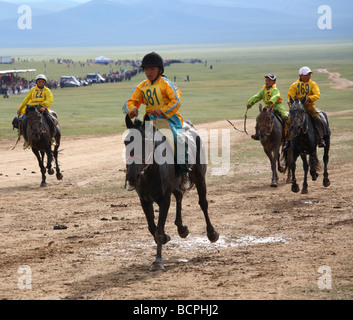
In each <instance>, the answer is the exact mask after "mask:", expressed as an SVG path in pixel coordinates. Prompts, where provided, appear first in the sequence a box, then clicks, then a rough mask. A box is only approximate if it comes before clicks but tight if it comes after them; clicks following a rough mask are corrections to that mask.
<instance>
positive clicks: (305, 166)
mask: <svg viewBox="0 0 353 320" xmlns="http://www.w3.org/2000/svg"><path fill="white" fill-rule="evenodd" d="M301 158H302V160H303V169H304V181H303V189H302V194H307V193H308V170H309V164H308V160H307V158H306V155H305V154H303V155H302V156H301Z"/></svg>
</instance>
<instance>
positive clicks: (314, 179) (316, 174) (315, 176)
mask: <svg viewBox="0 0 353 320" xmlns="http://www.w3.org/2000/svg"><path fill="white" fill-rule="evenodd" d="M318 176H319V174H318V173H315V174H314V175H313V176H312V180H313V181H316V180H317V178H318Z"/></svg>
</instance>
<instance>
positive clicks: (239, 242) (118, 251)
mask: <svg viewBox="0 0 353 320" xmlns="http://www.w3.org/2000/svg"><path fill="white" fill-rule="evenodd" d="M290 240H291V239H289V238H288V239H285V238H281V237H256V236H242V237H238V238H237V237H228V236H220V237H219V239H218V241H217V242H215V243H211V242H210V241H209V240H208V238H207V237H188V238H187V239H179V238H176V239H174V240H171V241H169V242H168V243H167V244H166V245H165V248H167V249H170V250H173V249H174V248H177V249H184V250H185V251H194V250H200V249H203V250H207V249H214V248H217V249H222V248H223V249H225V248H232V247H243V246H253V245H262V244H269V243H273V244H275V243H287V242H288V241H290ZM155 246H156V244H155V242H154V241H153V240H152V241H146V242H145V243H135V242H132V241H122V242H116V243H110V244H109V245H107V246H104V247H101V248H94V249H93V248H87V249H85V251H86V252H89V253H93V254H96V255H129V256H130V255H131V254H133V253H135V254H136V251H137V250H145V249H150V248H154V247H155ZM180 262H188V261H187V260H184V259H182V261H180Z"/></svg>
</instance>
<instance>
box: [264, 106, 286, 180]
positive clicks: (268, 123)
mask: <svg viewBox="0 0 353 320" xmlns="http://www.w3.org/2000/svg"><path fill="white" fill-rule="evenodd" d="M259 110H260V114H259V115H258V116H257V126H258V132H259V137H260V141H261V144H262V146H263V148H264V151H265V153H266V155H267V156H268V158H269V159H270V163H271V169H272V180H271V187H277V185H278V174H277V167H278V171H279V172H281V173H285V172H286V171H287V170H288V176H287V182H289V181H290V172H289V166H288V163H289V161H288V154H289V152H286V151H283V150H282V157H280V153H281V147H282V148H283V145H284V131H283V126H282V124H281V122H280V120H279V119H278V118H277V116H276V115H275V114H274V113H273V112H272V111H271V110H270V109H269V108H266V107H265V108H263V107H262V105H261V104H260V106H259ZM281 162H284V163H283V164H282V163H281Z"/></svg>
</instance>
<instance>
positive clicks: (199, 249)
mask: <svg viewBox="0 0 353 320" xmlns="http://www.w3.org/2000/svg"><path fill="white" fill-rule="evenodd" d="M233 121H234V123H235V124H236V125H238V126H239V127H240V128H241V127H242V121H241V120H238V121H235V120H233ZM200 127H202V128H206V129H210V128H219V129H221V128H229V126H228V124H227V123H226V122H217V123H211V124H208V125H204V126H198V127H197V128H198V129H199V128H200ZM250 128H253V123H251V122H249V123H248V131H249V133H250ZM231 130H233V129H232V128H231ZM245 139H250V137H249V136H246V135H245V134H240V133H238V132H235V131H231V143H232V152H234V153H235V152H236V148H237V145H238V143H241V142H242V141H244V140H245ZM337 139H340V137H337ZM13 145H14V141H1V145H0V155H1V158H0V228H1V233H0V256H1V259H0V299H122V300H125V299H181V300H183V299H216V300H217V299H225V300H228V299H230V300H233V299H352V298H353V269H352V261H353V254H352V252H353V239H352V225H353V203H352V194H353V193H352V191H353V187H352V185H353V178H352V173H353V163H352V162H348V163H345V164H344V165H341V166H338V165H334V164H333V163H330V165H329V173H330V179H331V186H330V187H329V188H326V189H325V188H324V187H323V186H322V183H321V180H322V177H321V176H320V178H319V180H318V181H317V182H312V181H310V182H309V194H308V195H301V194H293V193H291V191H290V185H287V184H286V183H285V177H284V176H282V177H281V181H280V185H279V187H278V188H277V189H274V188H270V187H269V184H270V168H269V163H268V160H267V159H266V156H265V154H263V158H261V159H259V163H258V164H256V165H253V164H252V165H251V166H250V165H246V164H244V163H240V162H237V161H236V162H234V161H233V162H232V164H231V166H232V167H231V173H232V175H231V177H229V176H224V177H215V176H212V175H210V174H208V176H207V181H208V200H209V207H210V208H209V209H210V210H209V211H210V217H211V220H212V222H213V224H214V226H215V228H216V229H217V231H218V232H219V233H220V239H219V241H218V242H216V243H214V244H211V243H209V242H208V240H207V237H206V232H205V222H204V218H203V214H202V212H201V210H200V208H199V207H198V204H197V196H196V191H195V190H192V191H190V192H189V193H188V194H187V195H185V198H184V204H183V214H184V215H183V218H184V222H185V224H186V225H188V227H189V229H190V234H189V236H188V238H186V239H180V238H179V236H178V235H177V230H176V227H175V226H174V223H173V222H174V217H175V214H174V212H175V202H174V201H173V203H172V206H171V209H170V213H169V217H168V221H167V225H166V232H167V233H168V234H169V235H170V236H171V238H172V240H171V241H170V242H169V243H168V244H167V245H165V246H164V249H163V252H164V259H165V268H166V270H165V272H157V273H153V272H150V271H149V266H150V264H151V263H152V262H153V260H154V255H155V244H154V241H153V239H152V236H151V235H150V234H149V233H148V230H147V223H146V221H145V217H144V215H143V213H142V209H141V207H140V205H139V201H138V198H137V195H136V194H135V193H134V192H127V191H125V190H123V183H124V172H123V169H124V164H123V162H122V160H121V159H122V157H121V154H122V151H123V149H122V146H123V144H122V139H121V135H112V136H107V137H90V138H86V139H85V140H83V139H72V138H64V139H63V142H62V147H61V149H62V152H61V154H60V164H61V168H62V172H63V175H64V179H63V180H62V181H57V180H56V179H55V176H51V177H48V178H47V182H48V187H47V188H42V189H41V188H39V184H40V173H39V169H38V166H37V163H36V159H35V158H34V155H33V154H32V152H31V151H30V150H26V151H23V150H22V148H21V146H20V145H18V147H17V148H16V149H15V150H13V151H12V150H10V149H11V147H12V146H13ZM258 148H261V147H260V146H258ZM334 152H337V148H335V145H334V141H333V147H332V153H334ZM320 157H321V156H320ZM298 166H300V167H301V164H299V165H298ZM262 171H263V172H264V174H263V175H258V176H257V177H256V179H254V175H253V174H254V173H256V172H262ZM247 176H249V178H247ZM298 180H299V181H302V175H301V174H300V173H298ZM57 224H59V225H65V226H66V227H67V229H63V230H54V226H55V225H57ZM21 267H22V269H21ZM26 276H30V277H29V278H28V277H26ZM28 279H31V282H28V281H29V280H28ZM26 281H27V282H26Z"/></svg>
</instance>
